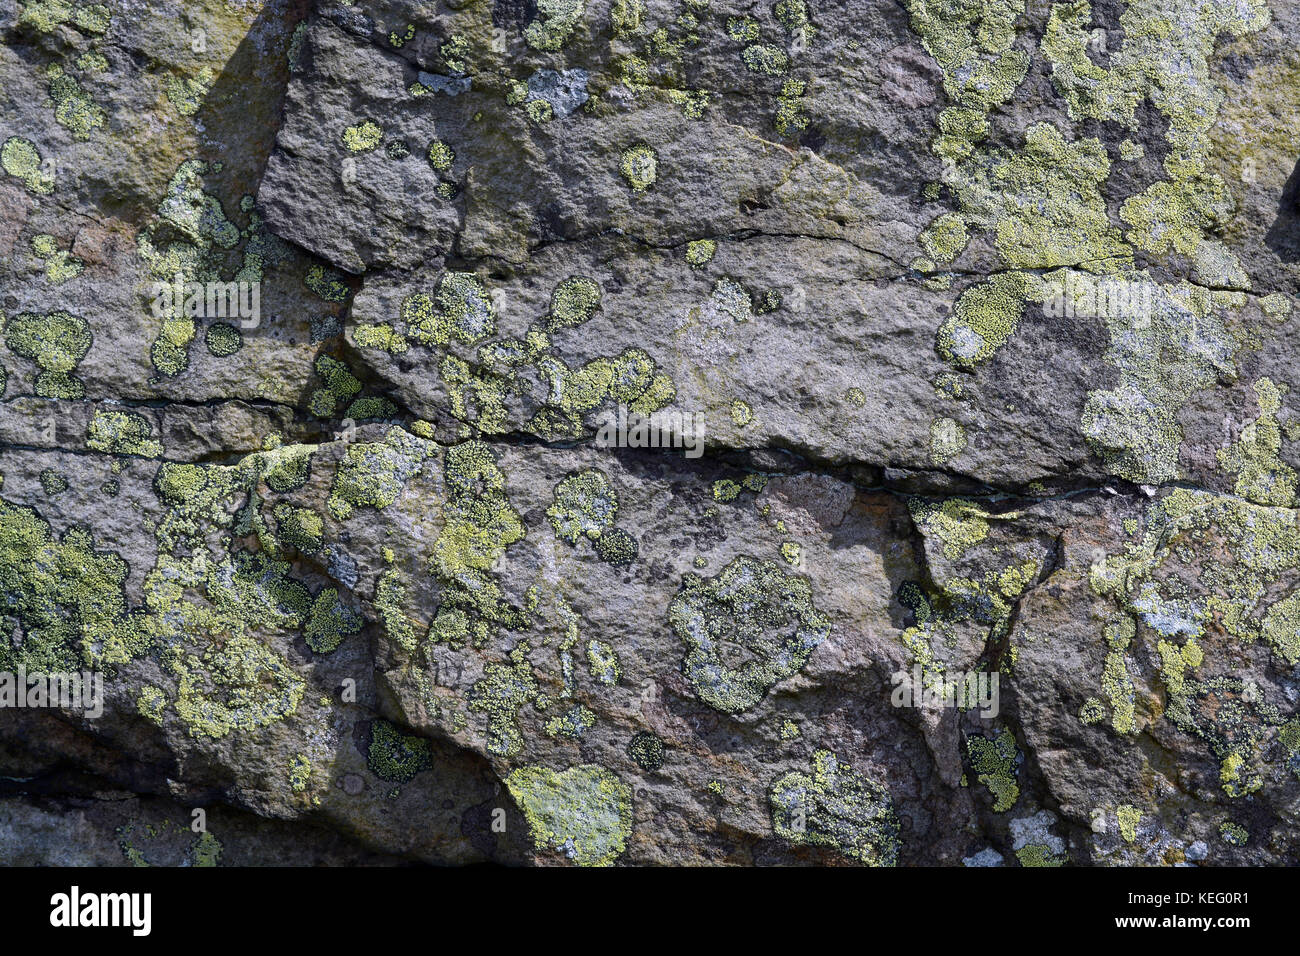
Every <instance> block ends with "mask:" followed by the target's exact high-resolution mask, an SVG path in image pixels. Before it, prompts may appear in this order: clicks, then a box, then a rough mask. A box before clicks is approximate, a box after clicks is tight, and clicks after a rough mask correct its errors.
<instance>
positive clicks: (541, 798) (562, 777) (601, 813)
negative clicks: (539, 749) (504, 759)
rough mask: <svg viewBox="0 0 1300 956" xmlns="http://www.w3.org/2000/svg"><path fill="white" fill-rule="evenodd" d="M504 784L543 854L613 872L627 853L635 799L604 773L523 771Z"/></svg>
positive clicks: (588, 767) (589, 767)
mask: <svg viewBox="0 0 1300 956" xmlns="http://www.w3.org/2000/svg"><path fill="white" fill-rule="evenodd" d="M505 782H506V787H507V788H509V790H510V795H511V796H512V797H514V799H515V802H516V803H518V804H519V808H520V809H521V810H523V812H524V817H525V818H526V819H527V820H528V827H529V830H530V832H531V833H532V837H533V842H534V843H535V844H536V846H537V848H538V849H539V850H547V849H549V850H555V851H557V852H559V853H562V854H564V856H566V857H567V858H568V859H570V860H571V861H573V862H574V863H575V864H577V865H578V866H609V865H611V864H612V863H613V862H614V861H615V860H616V859H617V858H618V857H619V856H620V855H621V854H622V853H623V851H624V850H625V849H626V847H627V840H628V838H629V837H630V836H631V835H632V800H631V798H632V793H631V790H630V789H629V788H628V786H627V785H626V784H624V783H623V782H622V781H620V780H619V779H618V777H616V776H615V775H614V774H613V773H612V772H610V771H609V770H606V769H605V768H604V767H599V766H596V765H595V764H582V765H580V766H577V767H570V768H569V769H568V770H562V771H559V772H556V771H554V770H549V769H547V768H545V767H537V766H530V767H522V768H520V769H518V770H516V771H514V772H513V773H511V774H510V775H509V776H508V777H506V781H505Z"/></svg>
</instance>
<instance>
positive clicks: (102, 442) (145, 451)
mask: <svg viewBox="0 0 1300 956" xmlns="http://www.w3.org/2000/svg"><path fill="white" fill-rule="evenodd" d="M86 447H87V448H93V449H95V451H105V452H108V453H110V454H113V455H138V456H139V457H141V458H157V457H158V456H159V455H161V454H162V451H163V448H162V444H161V443H160V442H158V441H156V440H154V438H153V426H152V425H151V424H149V420H148V419H147V418H145V417H144V416H143V415H137V414H135V413H134V412H112V411H104V410H103V409H99V408H97V409H95V417H94V418H93V419H91V422H90V425H89V426H88V427H87V429H86Z"/></svg>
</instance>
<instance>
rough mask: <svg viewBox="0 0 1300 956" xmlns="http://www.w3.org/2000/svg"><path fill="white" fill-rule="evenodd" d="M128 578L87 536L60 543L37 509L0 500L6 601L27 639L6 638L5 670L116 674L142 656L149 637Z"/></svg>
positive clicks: (79, 532)
mask: <svg viewBox="0 0 1300 956" xmlns="http://www.w3.org/2000/svg"><path fill="white" fill-rule="evenodd" d="M128 571H129V568H128V567H127V564H126V562H125V561H123V560H122V558H121V557H119V556H118V555H117V554H116V553H115V552H112V551H100V550H97V549H96V547H95V541H94V538H93V537H92V536H91V534H90V532H89V531H87V530H86V529H84V528H72V529H70V530H69V531H67V532H66V533H65V534H64V535H63V537H62V539H61V540H59V539H56V538H55V537H54V535H53V533H52V531H51V529H50V526H49V524H48V523H47V522H46V521H45V520H44V519H43V518H42V517H41V516H40V515H39V514H37V513H36V511H34V510H33V509H31V508H25V507H18V506H15V505H10V504H8V503H6V502H3V501H0V595H2V596H3V599H4V604H5V607H6V609H7V610H6V613H7V614H8V615H9V616H10V617H11V618H12V619H14V620H16V622H17V623H19V624H20V625H21V638H22V639H21V641H19V640H17V638H18V637H19V633H18V632H17V631H16V630H15V632H14V633H13V634H10V635H8V636H6V637H4V638H3V639H0V670H8V671H14V670H17V668H18V667H19V666H22V667H25V668H26V669H27V670H29V671H32V672H36V671H43V672H46V673H56V672H60V673H66V672H70V671H74V670H79V669H80V668H81V667H82V666H83V665H85V666H88V667H92V668H102V669H113V668H116V667H118V666H120V665H122V664H125V663H126V662H127V661H129V660H131V659H132V658H134V657H137V656H139V655H140V654H141V653H143V652H144V651H145V650H146V649H147V648H148V647H149V645H150V638H149V635H148V633H147V631H146V629H145V628H144V627H143V622H142V621H141V619H140V616H139V615H138V614H136V613H134V612H132V611H131V610H130V609H129V608H128V606H127V602H126V595H125V593H124V591H123V585H124V583H125V581H126V577H127V573H128Z"/></svg>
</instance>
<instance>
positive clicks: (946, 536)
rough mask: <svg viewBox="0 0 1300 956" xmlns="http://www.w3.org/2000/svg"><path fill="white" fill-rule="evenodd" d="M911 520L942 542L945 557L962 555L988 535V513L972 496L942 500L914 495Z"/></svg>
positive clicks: (954, 557) (909, 503) (950, 557)
mask: <svg viewBox="0 0 1300 956" xmlns="http://www.w3.org/2000/svg"><path fill="white" fill-rule="evenodd" d="M907 506H908V509H909V510H910V511H911V513H912V520H913V521H915V522H916V524H917V527H918V528H919V529H920V530H921V531H922V533H924V534H927V535H934V537H936V538H937V539H938V540H939V541H940V542H941V543H942V544H943V554H944V557H946V558H948V559H949V560H953V559H956V558H960V557H961V556H962V555H963V554H965V553H966V552H967V551H969V550H970V549H971V548H973V547H975V545H977V544H979V543H980V542H981V541H983V540H984V539H985V538H987V537H988V534H989V517H990V516H989V513H988V512H987V511H985V510H984V509H983V508H981V507H980V506H979V505H977V504H976V503H975V502H973V501H971V500H970V499H969V498H949V499H947V500H946V501H943V502H941V503H937V502H932V501H926V500H924V499H923V498H912V499H910V500H909V501H908V503H907Z"/></svg>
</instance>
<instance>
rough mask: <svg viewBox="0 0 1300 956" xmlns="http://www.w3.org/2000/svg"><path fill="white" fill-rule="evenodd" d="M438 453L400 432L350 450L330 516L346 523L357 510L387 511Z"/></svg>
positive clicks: (338, 477)
mask: <svg viewBox="0 0 1300 956" xmlns="http://www.w3.org/2000/svg"><path fill="white" fill-rule="evenodd" d="M437 450H438V446H437V445H435V444H433V443H432V442H428V441H425V440H424V439H422V438H417V437H416V436H414V435H412V434H410V433H408V432H406V431H403V430H402V429H400V428H390V429H389V430H388V433H387V434H386V435H385V436H384V440H383V441H382V442H362V443H359V444H356V445H351V446H349V447H348V450H347V454H346V456H345V457H344V459H343V461H342V462H340V463H339V468H338V471H337V472H336V473H335V475H334V483H333V485H332V486H331V488H330V495H329V500H328V502H327V505H328V507H329V510H330V514H332V515H334V517H335V518H337V519H339V520H340V521H343V520H345V519H347V518H348V517H349V516H350V515H351V514H352V513H353V511H354V510H356V509H357V508H375V509H377V510H383V509H384V508H387V507H388V506H389V505H391V504H392V503H393V502H394V501H396V500H397V498H398V496H399V495H401V493H402V489H403V488H405V487H406V483H407V482H408V481H410V480H411V479H412V478H414V477H415V476H416V475H418V474H419V473H420V472H421V471H422V470H423V469H424V463H425V462H426V461H427V460H428V459H429V458H432V457H433V456H434V455H435V454H436V453H437Z"/></svg>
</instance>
